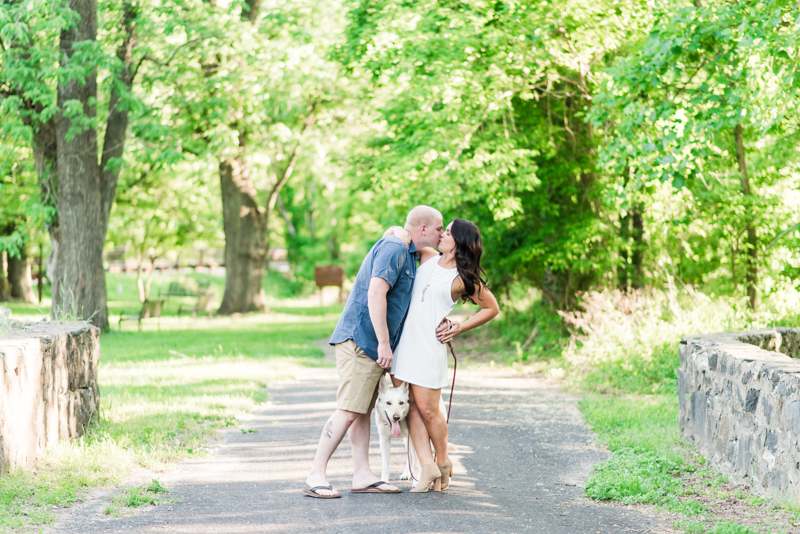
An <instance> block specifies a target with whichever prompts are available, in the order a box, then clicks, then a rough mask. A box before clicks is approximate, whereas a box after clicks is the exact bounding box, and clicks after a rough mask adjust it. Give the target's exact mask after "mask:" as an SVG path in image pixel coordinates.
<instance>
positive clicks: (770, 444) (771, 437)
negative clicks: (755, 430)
mask: <svg viewBox="0 0 800 534" xmlns="http://www.w3.org/2000/svg"><path fill="white" fill-rule="evenodd" d="M779 432H780V431H779V430H767V434H766V436H765V437H764V448H765V449H767V450H768V451H770V452H776V451H777V450H778V433H779Z"/></svg>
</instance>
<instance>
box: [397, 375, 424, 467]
mask: <svg viewBox="0 0 800 534" xmlns="http://www.w3.org/2000/svg"><path fill="white" fill-rule="evenodd" d="M392 384H394V387H400V386H401V385H402V384H403V381H402V380H398V379H396V378H395V377H392ZM412 387H416V386H412V385H411V384H409V390H408V402H409V407H408V415H407V416H406V422H407V423H408V435H409V437H410V438H411V442H412V443H413V444H414V449H415V450H416V452H417V458H418V459H419V464H420V465H428V464H432V463H433V455H431V437H430V435H429V434H428V429H427V428H426V427H425V421H424V420H423V419H422V416H421V415H420V414H419V410H418V409H417V405H416V402H415V401H414V391H413V390H412V389H411V388H412Z"/></svg>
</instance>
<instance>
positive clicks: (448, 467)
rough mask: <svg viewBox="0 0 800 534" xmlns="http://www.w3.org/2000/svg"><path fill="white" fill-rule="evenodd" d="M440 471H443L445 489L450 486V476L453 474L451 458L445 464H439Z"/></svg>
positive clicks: (443, 486) (443, 488) (443, 487)
mask: <svg viewBox="0 0 800 534" xmlns="http://www.w3.org/2000/svg"><path fill="white" fill-rule="evenodd" d="M439 472H440V473H442V491H444V490H446V489H447V488H449V487H450V477H452V476H453V462H451V461H450V458H448V459H447V461H446V462H445V463H444V465H440V466H439Z"/></svg>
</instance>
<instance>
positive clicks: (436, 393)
mask: <svg viewBox="0 0 800 534" xmlns="http://www.w3.org/2000/svg"><path fill="white" fill-rule="evenodd" d="M411 391H412V392H413V393H414V404H416V408H417V412H418V414H419V416H420V417H421V419H422V422H423V423H424V424H425V428H426V429H427V431H428V435H429V437H430V441H431V442H433V448H434V450H435V451H436V463H437V464H439V465H444V463H445V462H446V461H447V419H445V417H444V414H442V412H441V411H439V401H440V399H441V396H442V390H441V389H428V388H424V387H422V386H416V385H414V384H411ZM409 416H411V412H409ZM409 429H410V427H409ZM414 446H415V447H417V454H419V456H420V462H422V463H423V465H424V462H423V461H422V451H421V450H420V449H421V447H422V446H421V445H417V440H416V439H415V440H414Z"/></svg>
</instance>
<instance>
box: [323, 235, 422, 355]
mask: <svg viewBox="0 0 800 534" xmlns="http://www.w3.org/2000/svg"><path fill="white" fill-rule="evenodd" d="M416 275H417V249H416V247H415V246H414V243H413V242H412V243H411V247H410V248H406V245H405V244H404V243H403V242H402V241H401V240H400V239H399V238H398V237H395V236H393V235H390V236H389V237H384V238H383V239H381V240H380V241H378V242H377V243H375V246H373V247H372V249H371V250H370V251H369V254H367V256H366V257H365V258H364V261H363V262H361V268H360V269H359V270H358V276H356V282H355V284H353V289H352V290H351V291H350V296H349V297H348V298H347V304H345V306H344V311H343V312H342V316H341V317H339V323H338V324H337V325H336V329H335V330H334V331H333V335H332V336H331V339H330V344H331V345H336V344H337V343H344V342H345V341H347V340H348V339H352V340H353V341H355V342H356V345H358V346H359V347H360V348H361V350H363V351H364V352H365V353H366V354H367V356H369V357H370V358H372V359H373V360H377V359H378V338H377V337H376V336H375V329H374V328H373V327H372V321H371V320H370V318H369V306H368V302H367V292H368V290H369V282H370V279H371V278H372V277H374V276H377V277H379V278H383V279H384V280H386V281H387V282H389V285H390V286H391V288H390V289H389V292H388V293H387V294H386V324H387V326H388V327H389V343H390V344H391V346H392V350H394V349H395V347H397V342H398V341H400V332H402V330H403V322H404V321H405V320H406V314H407V313H408V305H409V304H410V303H411V286H412V285H413V284H414V277H415V276H416Z"/></svg>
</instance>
